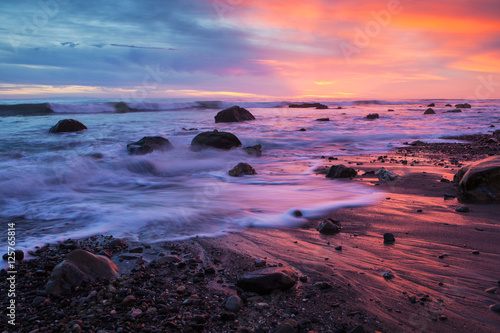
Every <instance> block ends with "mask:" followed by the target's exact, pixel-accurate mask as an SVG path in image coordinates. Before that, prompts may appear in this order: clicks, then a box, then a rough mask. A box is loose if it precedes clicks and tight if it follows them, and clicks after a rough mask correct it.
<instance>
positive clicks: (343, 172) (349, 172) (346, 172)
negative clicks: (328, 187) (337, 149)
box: [326, 164, 358, 179]
mask: <svg viewBox="0 0 500 333" xmlns="http://www.w3.org/2000/svg"><path fill="white" fill-rule="evenodd" d="M357 174H358V173H357V172H356V170H354V169H353V168H348V167H346V166H345V165H343V164H339V165H332V166H331V168H330V170H328V173H327V174H326V178H332V179H333V178H351V177H356V175H357Z"/></svg>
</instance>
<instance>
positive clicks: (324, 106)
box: [288, 103, 328, 109]
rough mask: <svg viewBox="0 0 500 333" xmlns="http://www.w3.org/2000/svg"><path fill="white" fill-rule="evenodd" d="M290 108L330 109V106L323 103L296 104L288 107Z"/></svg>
mask: <svg viewBox="0 0 500 333" xmlns="http://www.w3.org/2000/svg"><path fill="white" fill-rule="evenodd" d="M288 107H289V108H316V109H328V106H326V105H324V104H321V103H295V104H290V105H288Z"/></svg>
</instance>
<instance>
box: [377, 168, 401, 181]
mask: <svg viewBox="0 0 500 333" xmlns="http://www.w3.org/2000/svg"><path fill="white" fill-rule="evenodd" d="M375 175H376V176H377V178H378V179H379V180H381V181H385V182H392V181H394V180H396V179H398V178H399V175H397V174H396V173H394V172H392V171H390V170H387V169H386V168H384V167H382V168H380V170H378V171H377V172H375Z"/></svg>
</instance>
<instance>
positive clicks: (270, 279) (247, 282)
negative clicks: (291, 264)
mask: <svg viewBox="0 0 500 333" xmlns="http://www.w3.org/2000/svg"><path fill="white" fill-rule="evenodd" d="M297 280H298V276H297V273H295V271H294V270H292V269H290V268H286V267H270V268H264V269H261V270H257V271H253V272H249V273H246V274H244V275H243V276H241V277H240V278H239V279H238V282H237V283H238V286H239V287H240V288H242V289H243V290H245V291H251V292H256V293H259V294H269V293H271V292H272V291H273V290H276V289H279V290H283V291H284V290H288V289H290V288H292V287H293V286H294V285H295V283H296V282H297Z"/></svg>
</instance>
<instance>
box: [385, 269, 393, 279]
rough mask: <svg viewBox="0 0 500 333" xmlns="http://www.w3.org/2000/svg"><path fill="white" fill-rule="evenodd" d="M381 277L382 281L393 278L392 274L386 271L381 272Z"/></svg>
mask: <svg viewBox="0 0 500 333" xmlns="http://www.w3.org/2000/svg"><path fill="white" fill-rule="evenodd" d="M382 277H383V278H384V279H387V280H390V279H392V278H393V277H394V274H392V272H391V271H389V270H387V271H384V272H382Z"/></svg>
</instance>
